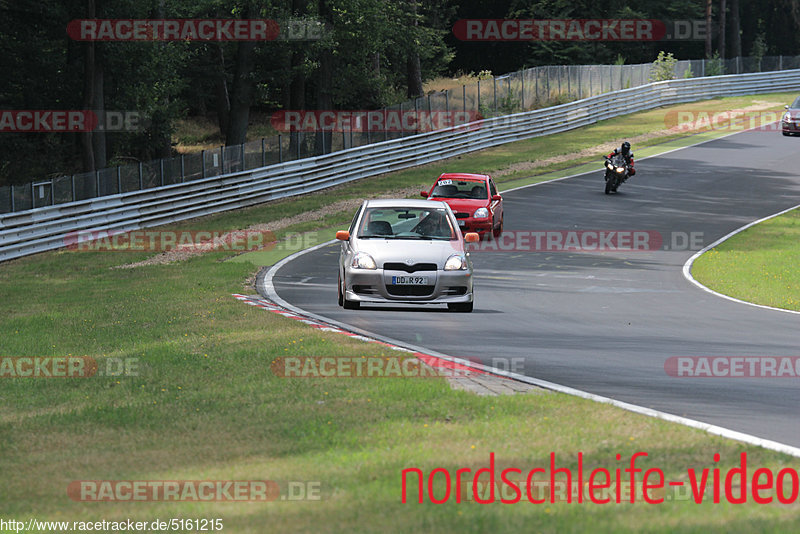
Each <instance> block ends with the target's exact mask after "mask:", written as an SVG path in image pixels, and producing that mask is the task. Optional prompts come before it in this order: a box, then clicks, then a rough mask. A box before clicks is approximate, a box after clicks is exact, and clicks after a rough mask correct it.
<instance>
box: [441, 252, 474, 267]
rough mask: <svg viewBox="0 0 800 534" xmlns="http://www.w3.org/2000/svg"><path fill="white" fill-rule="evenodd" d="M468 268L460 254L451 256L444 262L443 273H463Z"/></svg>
mask: <svg viewBox="0 0 800 534" xmlns="http://www.w3.org/2000/svg"><path fill="white" fill-rule="evenodd" d="M468 267H469V264H468V263H467V258H466V257H465V256H462V255H461V254H453V255H452V256H450V257H449V258H447V261H446V262H444V270H445V271H465V270H466V269H467V268H468Z"/></svg>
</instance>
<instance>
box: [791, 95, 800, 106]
mask: <svg viewBox="0 0 800 534" xmlns="http://www.w3.org/2000/svg"><path fill="white" fill-rule="evenodd" d="M789 107H790V108H792V109H798V108H800V96H798V97H797V98H795V99H794V102H792V105H791V106H789Z"/></svg>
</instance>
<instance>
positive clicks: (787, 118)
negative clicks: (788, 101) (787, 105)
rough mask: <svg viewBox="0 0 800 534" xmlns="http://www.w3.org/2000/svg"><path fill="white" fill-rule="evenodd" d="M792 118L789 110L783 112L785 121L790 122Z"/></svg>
mask: <svg viewBox="0 0 800 534" xmlns="http://www.w3.org/2000/svg"><path fill="white" fill-rule="evenodd" d="M791 120H792V115H791V114H790V113H788V112H787V113H784V114H783V122H789V121H791Z"/></svg>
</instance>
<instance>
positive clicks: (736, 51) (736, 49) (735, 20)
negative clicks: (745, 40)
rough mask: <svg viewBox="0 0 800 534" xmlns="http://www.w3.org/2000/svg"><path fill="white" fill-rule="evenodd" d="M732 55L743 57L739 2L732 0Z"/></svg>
mask: <svg viewBox="0 0 800 534" xmlns="http://www.w3.org/2000/svg"><path fill="white" fill-rule="evenodd" d="M731 53H732V54H733V56H734V57H741V56H742V28H741V21H740V19H739V0H731Z"/></svg>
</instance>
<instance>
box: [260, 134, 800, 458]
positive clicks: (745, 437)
mask: <svg viewBox="0 0 800 534" xmlns="http://www.w3.org/2000/svg"><path fill="white" fill-rule="evenodd" d="M745 131H747V130H745ZM740 133H743V132H734V133H731V134H728V135H724V136H722V137H716V138H714V139H707V140H705V141H701V142H699V143H696V144H693V145H688V146H685V147H679V148H675V149H672V150H668V151H666V152H662V153H661V154H654V155H652V156H647V157H644V158H641V159H648V158H653V157H656V156H662V155H664V154H669V153H671V152H676V151H678V150H683V149H686V148H691V147H695V146H698V145H702V144H704V143H708V142H710V141H716V140H718V139H723V138H725V137H729V136H731V135H737V134H740ZM640 161H641V160H640ZM591 172H596V171H586V172H582V173H579V174H574V175H571V176H564V177H562V178H554V179H552V180H547V181H544V182H538V183H535V184H529V185H523V186H520V187H515V188H513V189H508V190H506V191H503V193H509V192H511V191H516V190H517V189H523V188H526V187H534V186H537V185H541V184H546V183H550V182H557V181H560V180H566V179H567V178H575V177H577V176H583V175H584V174H589V173H591ZM796 207H800V205H799V206H795V208H796ZM795 208H789V209H786V210H783V211H781V212H780V213H776V214H775V215H770V216H769V217H765V218H763V219H760V220H758V221H755V222H752V223H750V224H748V225H745V226H743V227H742V228H739V229H738V230H736V231H734V232H732V233H730V234H728V235H726V236H725V237H723V238H721V239H719V240H717V241H716V242H714V243H712V244H711V245H709V246H708V247H706V248H704V249H703V250H701V251H699V252H698V253H696V254H695V255H694V256H692V257H691V258H690V259H689V260H688V261H687V262H686V264H684V266H683V273H684V276H686V277H687V279H688V280H690V281H691V282H692V283H694V284H695V285H697V286H698V287H700V288H701V289H703V290H705V291H708V292H710V293H713V294H715V295H718V296H720V297H723V298H726V299H729V300H733V301H736V302H741V303H743V304H750V305H751V306H757V307H759V308H767V309H773V310H778V309H779V308H771V307H769V306H761V305H759V304H752V303H750V302H744V301H742V300H738V299H734V298H732V297H728V296H726V295H722V294H720V293H716V292H715V291H712V290H711V289H709V288H707V287H706V286H704V285H702V284H701V283H699V282H698V281H697V280H695V279H694V278H692V276H691V274H690V273H689V270H691V263H692V262H693V261H694V260H695V259H696V258H697V257H699V256H700V255H701V254H702V253H703V252H705V251H707V250H708V249H710V248H712V247H714V246H716V245H718V244H719V243H721V242H723V241H725V240H726V239H728V238H729V237H731V236H733V235H735V234H737V233H739V232H741V231H743V230H745V229H747V228H749V227H750V226H753V225H755V224H758V223H760V222H762V221H765V220H767V219H771V218H772V217H777V216H779V215H782V214H784V213H786V212H788V211H791V210H793V209H795ZM335 242H336V240H335V239H332V240H330V241H327V242H325V243H320V244H319V245H316V246H313V247H311V248H308V249H306V250H301V251H299V252H295V253H294V254H292V255H290V256H287V257H286V258H284V259H282V260H281V261H279V262H278V263H276V264H275V265H273V266H272V267H271V268H270V269H269V270H268V271H267V272H266V273H265V275H264V277H263V279H262V280H261V282H260V284H259V285H261V286H262V288H263V289H264V291H265V293H266V294H267V296H268V297H269V298H270V299H271V300H272V301H273V302H275V303H276V304H279V305H281V306H283V307H285V308H287V309H290V310H292V311H294V312H295V313H297V314H299V315H304V316H306V317H312V318H314V319H316V320H318V321H322V322H326V323H330V324H333V325H335V326H338V327H339V328H342V329H344V330H350V331H353V332H357V333H361V334H363V335H366V336H370V337H373V338H376V339H380V340H382V341H386V342H387V343H392V344H394V345H398V346H400V347H404V348H407V349H410V350H414V351H417V352H424V353H426V354H430V355H431V356H436V357H438V358H442V359H444V360H449V361H452V362H456V363H461V364H465V365H470V366H473V367H479V368H481V367H482V368H483V369H485V370H491V372H492V373H494V374H498V375H502V376H506V377H508V378H513V379H514V380H519V381H520V382H525V383H526V384H532V385H534V386H539V387H542V388H546V389H550V390H553V391H557V392H559V393H564V394H566V395H572V396H575V397H580V398H582V399H586V400H591V401H594V402H599V403H603V404H610V405H611V406H615V407H617V408H621V409H623V410H627V411H629V412H633V413H637V414H640V415H645V416H648V417H654V418H656V419H661V420H663V421H669V422H671V423H678V424H680V425H684V426H688V427H690V428H696V429H698V430H703V431H705V432H708V433H709V434H715V435H717V436H722V437H724V438H728V439H733V440H736V441H741V442H743V443H747V444H749V445H755V446H757V447H763V448H765V449H769V450H773V451H777V452H782V453H784V454H788V455H790V456H794V457H797V458H800V448H798V447H793V446H791V445H786V444H785V443H779V442H777V441H772V440H768V439H764V438H760V437H758V436H753V435H752V434H745V433H743V432H738V431H736V430H732V429H729V428H724V427H721V426H717V425H712V424H709V423H703V422H702V421H697V420H695V419H689V418H688V417H681V416H678V415H674V414H670V413H666V412H662V411H659V410H653V409H652V408H645V407H644V406H638V405H636V404H630V403H627V402H622V401H618V400H615V399H612V398H609V397H603V396H601V395H595V394H594V393H589V392H588V391H583V390H580V389H575V388H571V387H569V386H563V385H561V384H556V383H554V382H548V381H546V380H540V379H538V378H533V377H530V376H525V375H520V374H517V373H512V372H509V371H504V370H502V369H495V368H491V367H487V366H479V365H475V364H474V363H473V362H469V361H466V360H462V359H460V358H455V357H453V356H450V355H448V354H442V353H439V352H436V351H432V350H430V349H427V348H425V347H419V346H416V345H411V344H408V343H405V342H403V341H399V340H396V339H391V338H388V337H385V336H381V335H379V334H375V333H374V332H367V331H365V330H362V329H360V328H355V327H353V326H351V325H348V324H345V323H342V322H339V321H336V320H334V319H330V318H328V317H324V316H322V315H318V314H315V313H311V312H308V311H306V310H303V309H302V308H298V307H297V306H294V305H292V304H289V303H288V302H286V301H285V300H283V299H282V298H281V297H280V296H279V295H278V293H277V291H275V286H274V284H273V282H272V278H273V277H274V276H275V273H277V272H278V270H279V269H280V268H281V267H283V266H284V265H286V264H287V263H289V262H290V261H292V260H294V259H295V258H298V257H300V256H302V255H303V254H307V253H309V252H312V251H314V250H317V249H320V248H322V247H325V246H328V245H330V244H332V243H335ZM780 311H785V312H790V313H798V312H795V311H790V310H780Z"/></svg>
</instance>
